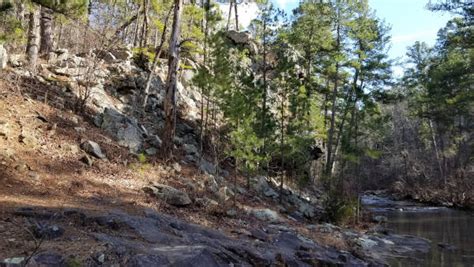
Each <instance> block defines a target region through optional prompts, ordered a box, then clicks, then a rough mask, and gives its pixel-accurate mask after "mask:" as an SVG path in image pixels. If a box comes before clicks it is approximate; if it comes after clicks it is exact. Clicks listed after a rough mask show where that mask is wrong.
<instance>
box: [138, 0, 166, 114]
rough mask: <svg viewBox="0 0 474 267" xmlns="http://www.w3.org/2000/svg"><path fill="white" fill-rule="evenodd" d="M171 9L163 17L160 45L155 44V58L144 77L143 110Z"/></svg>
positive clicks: (163, 41)
mask: <svg viewBox="0 0 474 267" xmlns="http://www.w3.org/2000/svg"><path fill="white" fill-rule="evenodd" d="M172 10H173V7H171V9H170V10H169V11H168V14H167V15H166V17H165V21H164V22H165V23H164V27H163V32H162V33H161V41H160V45H159V46H156V48H155V58H154V59H153V64H152V66H151V70H150V73H148V77H147V79H146V85H145V96H144V98H143V103H142V107H143V110H145V107H146V104H147V102H148V95H149V94H150V86H151V80H152V79H153V72H154V71H155V68H156V65H157V63H158V59H159V58H160V56H161V51H162V50H163V45H164V44H165V40H166V31H167V28H168V20H169V17H170V16H171V11H172Z"/></svg>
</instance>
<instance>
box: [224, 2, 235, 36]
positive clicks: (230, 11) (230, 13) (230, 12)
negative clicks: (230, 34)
mask: <svg viewBox="0 0 474 267" xmlns="http://www.w3.org/2000/svg"><path fill="white" fill-rule="evenodd" d="M233 3H234V0H230V1H229V14H228V15H227V26H226V31H229V27H230V18H231V15H232V5H233Z"/></svg>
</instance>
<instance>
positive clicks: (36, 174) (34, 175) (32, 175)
mask: <svg viewBox="0 0 474 267" xmlns="http://www.w3.org/2000/svg"><path fill="white" fill-rule="evenodd" d="M28 176H29V177H30V178H31V180H35V181H38V180H39V178H40V176H39V174H38V173H36V172H33V171H31V172H29V173H28Z"/></svg>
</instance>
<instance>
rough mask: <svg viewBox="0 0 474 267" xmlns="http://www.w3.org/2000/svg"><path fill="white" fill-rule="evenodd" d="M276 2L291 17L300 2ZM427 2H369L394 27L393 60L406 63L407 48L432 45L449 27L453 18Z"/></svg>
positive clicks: (391, 55)
mask: <svg viewBox="0 0 474 267" xmlns="http://www.w3.org/2000/svg"><path fill="white" fill-rule="evenodd" d="M273 1H274V3H275V4H276V5H277V6H278V7H279V8H283V9H284V10H285V11H286V12H287V13H289V14H290V12H291V10H293V9H294V8H295V7H296V6H297V5H298V3H299V0H273ZM427 3H428V0H369V4H370V7H371V8H372V9H374V10H375V12H376V15H377V17H379V18H381V19H383V20H384V21H385V22H386V23H387V24H389V25H391V27H392V30H391V35H392V45H391V49H390V51H389V55H390V57H391V58H401V59H402V60H403V57H404V56H405V53H406V48H407V46H410V45H412V44H413V43H414V42H415V41H424V42H426V43H428V44H430V45H433V44H434V43H435V40H436V35H437V32H438V30H439V29H440V28H442V27H444V25H446V22H447V21H448V20H449V19H450V18H451V16H450V15H449V14H447V13H442V12H431V11H429V10H427V9H426V4H427ZM394 72H395V74H396V75H397V76H398V75H400V74H401V73H402V68H401V67H395V68H394Z"/></svg>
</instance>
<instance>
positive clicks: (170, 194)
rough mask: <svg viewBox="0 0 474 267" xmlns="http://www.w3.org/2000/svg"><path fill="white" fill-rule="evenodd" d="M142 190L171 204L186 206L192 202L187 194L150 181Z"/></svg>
mask: <svg viewBox="0 0 474 267" xmlns="http://www.w3.org/2000/svg"><path fill="white" fill-rule="evenodd" d="M143 191H144V192H145V193H147V194H149V195H152V196H155V197H157V198H160V199H162V200H164V201H165V202H166V203H168V204H170V205H173V206H187V205H189V204H191V203H192V201H191V199H190V198H189V196H188V194H186V193H185V192H183V191H180V190H178V189H176V188H174V187H171V186H168V185H164V184H159V183H152V184H151V185H150V186H146V187H144V188H143Z"/></svg>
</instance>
